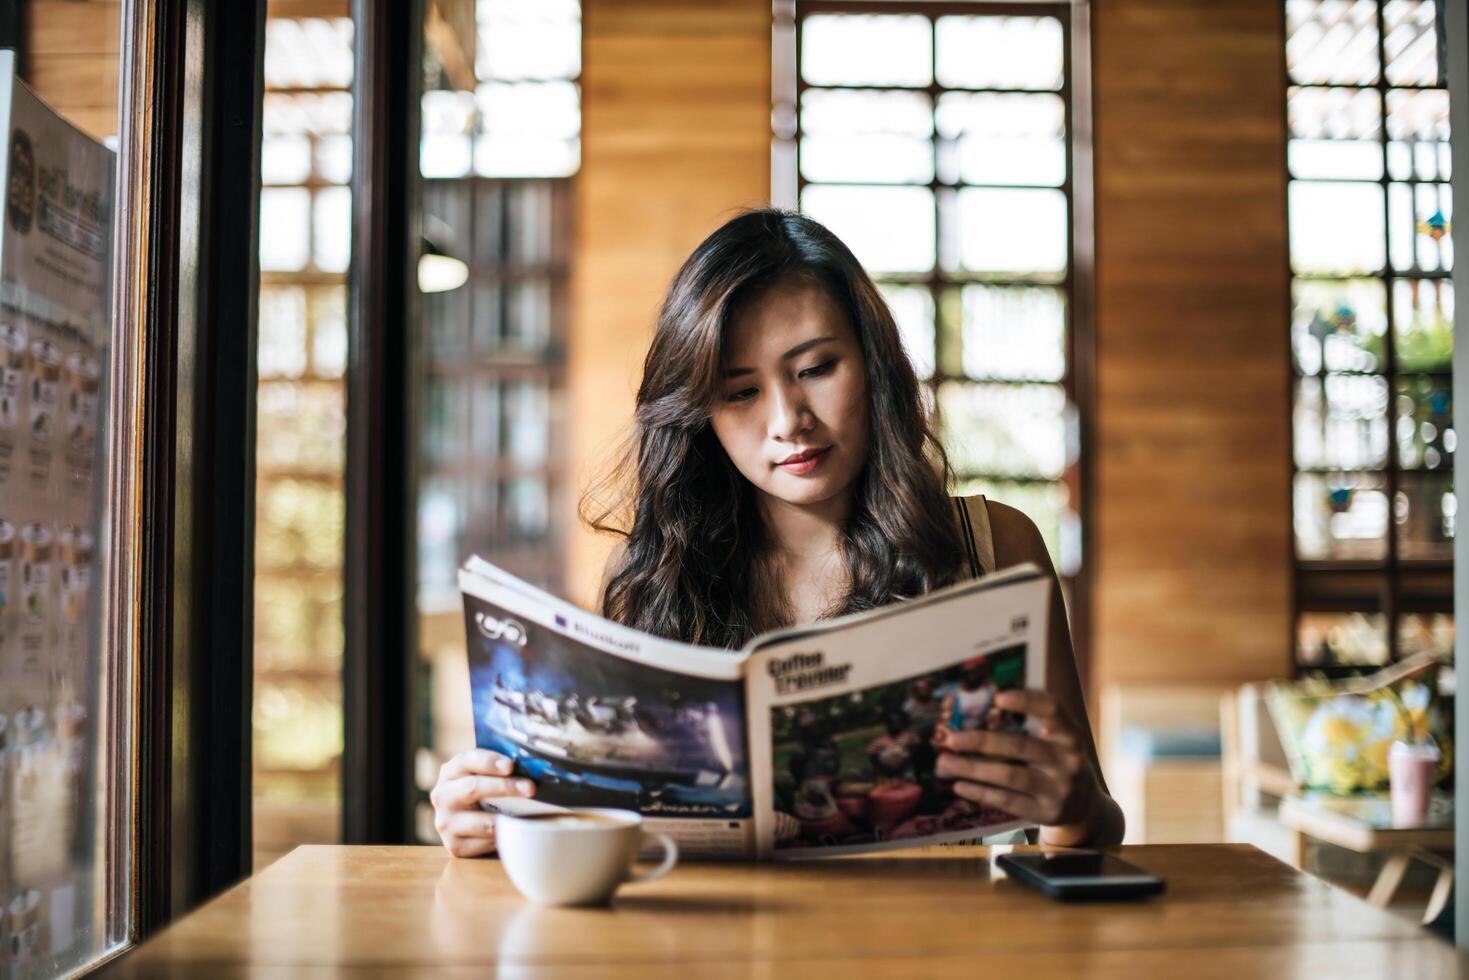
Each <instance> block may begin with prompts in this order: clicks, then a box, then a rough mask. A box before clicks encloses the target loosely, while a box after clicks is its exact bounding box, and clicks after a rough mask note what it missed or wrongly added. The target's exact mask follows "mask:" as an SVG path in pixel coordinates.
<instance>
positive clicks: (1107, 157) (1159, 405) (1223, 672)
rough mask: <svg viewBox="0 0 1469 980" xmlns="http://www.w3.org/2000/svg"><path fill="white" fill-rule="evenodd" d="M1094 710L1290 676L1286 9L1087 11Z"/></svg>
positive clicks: (1117, 1)
mask: <svg viewBox="0 0 1469 980" xmlns="http://www.w3.org/2000/svg"><path fill="white" fill-rule="evenodd" d="M1092 11H1093V47H1092V50H1093V62H1094V71H1093V85H1094V93H1093V105H1094V114H1095V138H1096V255H1097V274H1096V283H1097V296H1096V331H1097V332H1096V391H1097V403H1096V405H1095V408H1094V412H1095V414H1094V424H1095V428H1094V433H1095V438H1094V442H1093V444H1092V447H1091V451H1092V452H1093V453H1094V465H1095V470H1094V473H1095V483H1094V489H1095V494H1096V496H1095V501H1094V511H1093V514H1094V521H1095V529H1096V535H1095V548H1094V552H1093V555H1094V561H1095V563H1096V564H1095V566H1094V567H1095V570H1096V579H1095V581H1096V587H1095V594H1094V602H1095V606H1094V608H1095V627H1094V629H1095V633H1094V638H1093V649H1094V651H1095V652H1094V655H1093V666H1092V670H1093V678H1094V684H1093V691H1094V692H1095V691H1098V690H1100V689H1101V687H1102V686H1105V685H1107V684H1109V683H1114V682H1128V681H1141V680H1146V681H1149V682H1153V683H1156V682H1160V681H1177V682H1195V683H1209V682H1218V683H1232V682H1238V681H1245V680H1250V679H1255V678H1263V677H1272V676H1280V675H1283V674H1285V673H1286V672H1287V671H1289V669H1290V649H1289V634H1290V608H1291V607H1290V601H1291V595H1290V589H1291V575H1290V569H1291V516H1290V402H1289V383H1288V332H1289V331H1288V322H1287V320H1288V294H1289V280H1288V275H1287V265H1286V262H1287V251H1286V248H1287V244H1286V209H1285V119H1284V115H1285V107H1284V106H1285V75H1284V54H1283V44H1284V40H1283V37H1284V23H1283V18H1284V12H1283V11H1284V7H1283V5H1282V4H1281V3H1279V2H1278V0H1234V2H1231V3H1218V2H1216V0H1096V2H1095V3H1094V4H1093V6H1092Z"/></svg>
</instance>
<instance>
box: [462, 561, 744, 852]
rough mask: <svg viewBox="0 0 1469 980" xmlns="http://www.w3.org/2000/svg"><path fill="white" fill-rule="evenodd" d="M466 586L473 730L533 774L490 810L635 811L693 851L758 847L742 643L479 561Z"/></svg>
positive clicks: (484, 744)
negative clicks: (667, 630) (551, 589)
mask: <svg viewBox="0 0 1469 980" xmlns="http://www.w3.org/2000/svg"><path fill="white" fill-rule="evenodd" d="M487 568H488V569H491V570H490V571H488V572H487V571H486V569H487ZM459 584H460V589H461V591H462V592H463V593H464V620H465V632H466V635H467V639H468V642H467V648H468V653H469V682H470V690H471V695H472V698H473V710H474V727H475V742H476V744H478V745H479V746H480V747H481V748H486V749H491V750H493V751H495V752H500V753H502V754H504V755H506V756H509V757H510V758H511V759H513V760H515V768H516V773H517V774H519V775H524V776H528V777H529V778H531V779H534V780H535V781H536V785H537V791H536V796H535V799H534V800H525V799H523V798H518V797H517V798H505V799H501V800H495V801H493V808H494V809H497V810H500V811H502V812H507V813H528V812H537V811H542V810H546V809H551V808H557V807H617V808H619V809H625V810H637V811H638V812H640V813H642V814H643V816H644V818H645V821H646V825H647V827H648V829H649V830H652V831H655V832H656V831H662V832H664V833H667V834H669V835H670V836H672V837H673V838H674V839H675V840H676V841H677V842H678V845H679V847H680V848H681V849H682V850H683V851H684V852H685V853H686V854H688V855H689V856H691V857H749V856H750V855H751V854H753V852H754V845H753V841H754V825H753V821H752V816H753V807H752V801H751V796H750V777H749V760H748V759H747V758H746V751H747V745H748V742H747V740H746V737H745V708H744V687H743V682H742V680H741V677H742V669H741V668H742V665H743V662H744V659H745V658H744V657H743V656H742V655H740V654H736V653H731V652H729V651H715V650H708V649H701V648H698V647H692V646H687V645H685V644H679V643H671V642H668V641H665V640H660V639H658V638H656V637H651V636H648V635H647V634H645V633H640V632H638V631H636V630H630V629H627V628H625V627H622V626H619V625H617V624H615V623H611V622H608V621H607V620H604V619H602V618H601V617H599V616H595V615H592V614H590V613H588V612H586V611H584V610H582V609H580V608H578V607H577V606H574V605H572V604H571V603H568V602H565V601H563V600H560V599H557V598H555V597H554V596H551V595H550V594H548V593H545V592H542V591H540V590H538V589H535V588H533V587H532V586H530V585H527V584H526V583H524V582H521V581H519V580H518V579H515V578H514V577H513V576H510V575H508V573H506V572H504V571H502V570H500V569H494V568H493V567H492V566H487V565H485V563H483V562H478V563H475V564H472V565H467V566H466V567H465V568H464V569H463V570H461V571H460V575H459Z"/></svg>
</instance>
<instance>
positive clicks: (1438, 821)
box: [1299, 790, 1454, 830]
mask: <svg viewBox="0 0 1469 980" xmlns="http://www.w3.org/2000/svg"><path fill="white" fill-rule="evenodd" d="M1299 801H1300V803H1301V804H1303V805H1305V806H1307V807H1309V808H1311V809H1315V810H1319V811H1321V812H1322V813H1328V814H1331V815H1333V816H1338V817H1345V818H1347V819H1349V820H1355V821H1357V822H1358V823H1361V824H1365V825H1366V826H1368V827H1371V828H1372V829H1373V830H1393V829H1394V827H1393V820H1392V800H1391V798H1390V797H1389V796H1388V794H1386V793H1362V794H1356V795H1352V796H1343V795H1340V794H1337V793H1323V792H1318V791H1312V792H1308V793H1303V794H1301V796H1300V797H1299ZM1453 827H1454V797H1453V794H1451V793H1445V792H1442V791H1439V790H1435V791H1434V792H1433V794H1432V795H1431V796H1430V797H1429V799H1428V816H1427V817H1426V818H1425V819H1424V821H1423V823H1421V824H1419V825H1418V826H1416V827H1414V828H1411V829H1414V830H1452V829H1453Z"/></svg>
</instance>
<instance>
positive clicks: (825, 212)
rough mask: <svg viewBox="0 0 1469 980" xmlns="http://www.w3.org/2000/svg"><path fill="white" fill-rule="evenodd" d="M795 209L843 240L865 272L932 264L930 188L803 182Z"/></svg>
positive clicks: (926, 267) (906, 269) (915, 269)
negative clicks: (836, 185) (828, 184)
mask: <svg viewBox="0 0 1469 980" xmlns="http://www.w3.org/2000/svg"><path fill="white" fill-rule="evenodd" d="M801 210H802V211H804V212H805V213H806V214H808V215H810V216H811V217H812V218H814V219H816V220H817V221H819V222H821V223H822V224H824V225H826V226H827V227H828V228H830V229H831V231H832V234H834V235H836V236H837V237H838V238H840V239H841V240H842V241H844V242H846V243H847V247H848V248H850V249H851V250H852V252H853V254H855V255H856V256H857V260H858V261H859V262H861V263H862V265H863V266H865V267H866V268H867V271H868V272H927V271H928V270H930V269H932V268H933V265H934V227H933V220H934V219H933V192H932V191H930V190H929V189H928V188H926V187H819V186H817V187H807V188H806V189H805V190H804V191H802V192H801Z"/></svg>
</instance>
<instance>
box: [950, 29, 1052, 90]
mask: <svg viewBox="0 0 1469 980" xmlns="http://www.w3.org/2000/svg"><path fill="white" fill-rule="evenodd" d="M936 50H937V54H938V66H937V74H938V82H939V84H940V85H945V86H949V87H951V88H1006V89H1009V88H1018V89H1051V90H1053V91H1054V90H1056V89H1059V88H1060V87H1061V79H1062V70H1063V64H1064V54H1063V52H1062V34H1061V22H1060V21H1059V20H1056V19H1055V18H1054V17H940V18H939V19H938V36H937V38H936Z"/></svg>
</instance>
